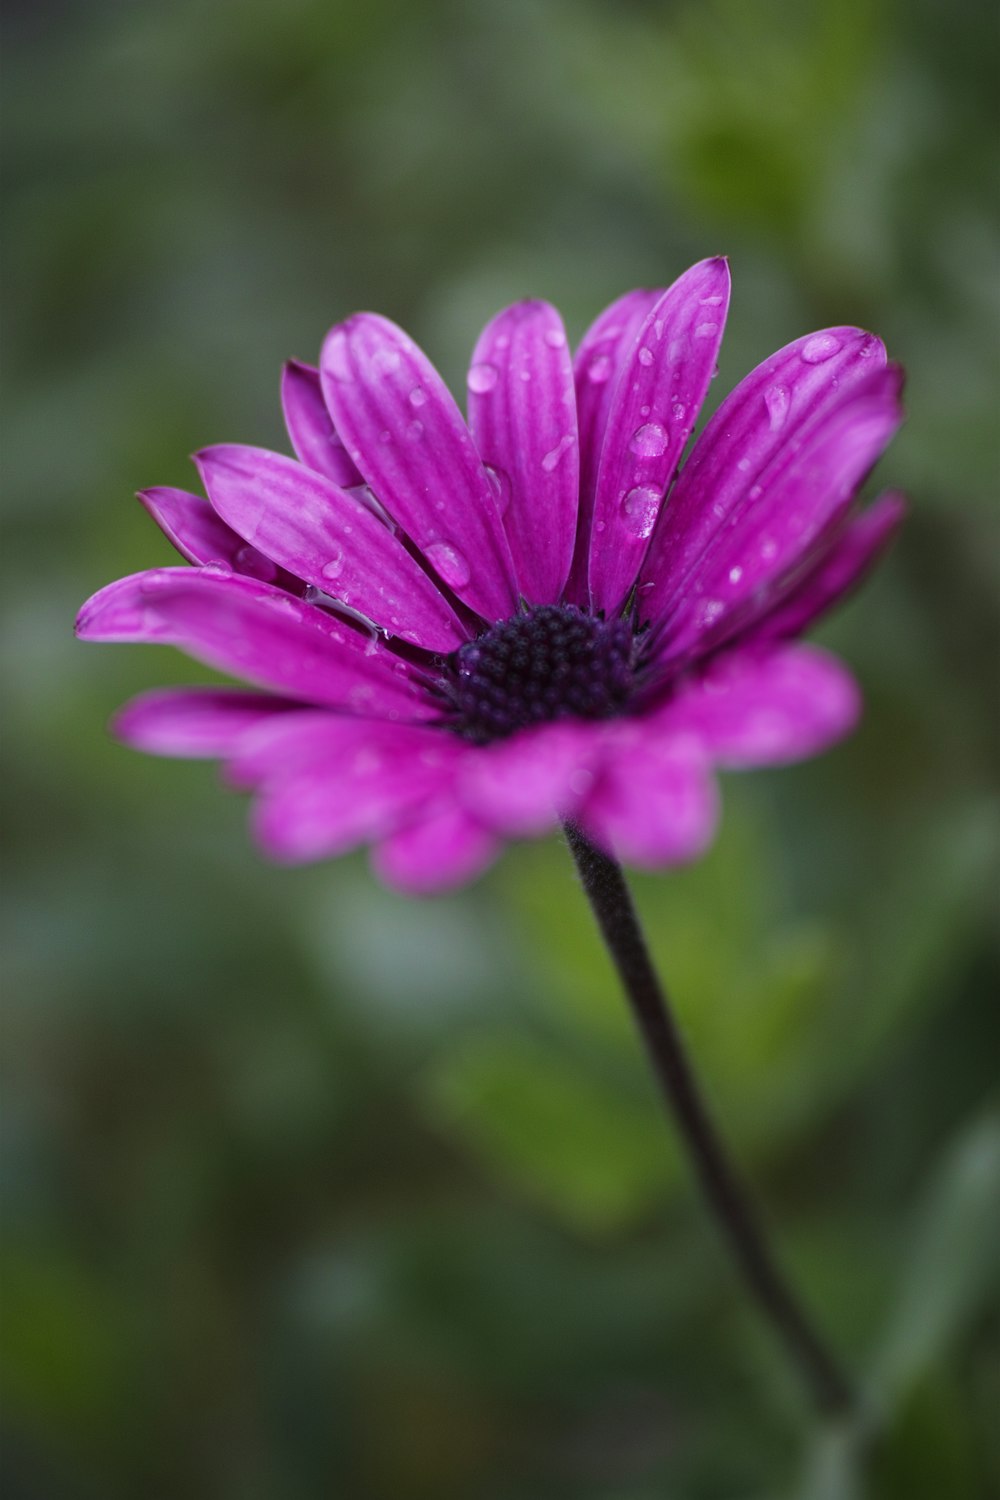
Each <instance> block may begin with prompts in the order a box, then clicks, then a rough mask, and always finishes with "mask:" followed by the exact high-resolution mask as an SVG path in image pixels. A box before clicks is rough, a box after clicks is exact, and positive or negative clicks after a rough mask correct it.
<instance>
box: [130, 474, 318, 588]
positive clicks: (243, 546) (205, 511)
mask: <svg viewBox="0 0 1000 1500" xmlns="http://www.w3.org/2000/svg"><path fill="white" fill-rule="evenodd" d="M139 499H140V500H141V501H142V504H143V505H144V506H145V508H146V510H148V511H149V514H150V515H151V516H152V518H153V520H154V521H155V522H156V524H157V526H159V528H160V530H161V531H162V532H163V534H164V535H165V536H167V537H169V539H170V541H172V542H173V544H174V546H175V547H176V548H177V550H178V552H179V553H180V554H181V556H182V557H186V558H187V560H188V562H191V563H197V564H199V565H204V564H206V563H222V564H223V565H224V566H226V567H229V568H232V570H233V572H234V573H245V574H246V576H247V577H248V578H259V579H260V580H261V581H262V582H263V583H277V584H279V585H280V587H282V588H287V589H288V590H289V592H290V593H299V594H301V593H302V591H303V589H304V587H305V585H304V584H302V583H301V582H299V580H298V579H296V578H293V577H292V576H291V574H289V573H286V572H285V571H284V570H283V569H282V568H279V567H278V566H277V565H276V564H275V563H274V562H272V561H271V559H270V558H269V557H265V556H264V554H263V552H258V551H257V548H256V547H251V546H248V544H247V543H246V541H245V540H244V539H243V537H241V536H239V535H238V534H237V533H236V532H235V531H233V530H232V528H231V527H229V526H227V525H226V523H225V521H223V520H222V518H221V517H220V516H217V515H216V513H215V511H214V510H213V509H212V507H211V506H210V505H209V503H208V501H207V500H203V499H202V497H201V496H200V495H191V494H189V493H188V491H187V490H175V489H171V488H169V487H167V486H164V485H159V486H156V487H155V488H153V489H150V490H140V491H139Z"/></svg>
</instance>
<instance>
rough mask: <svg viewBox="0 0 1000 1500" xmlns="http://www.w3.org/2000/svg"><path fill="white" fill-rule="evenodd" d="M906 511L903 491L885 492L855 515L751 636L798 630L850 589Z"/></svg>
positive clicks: (790, 633)
mask: <svg viewBox="0 0 1000 1500" xmlns="http://www.w3.org/2000/svg"><path fill="white" fill-rule="evenodd" d="M905 514H906V501H905V500H904V499H903V497H902V495H896V494H885V495H881V496H880V497H879V498H878V499H877V500H876V501H875V502H874V503H873V504H872V505H870V506H869V507H868V509H867V510H865V511H862V513H861V514H860V515H858V516H855V517H854V519H853V520H851V521H849V522H848V524H847V525H846V526H845V527H844V528H843V530H842V531H841V532H840V534H839V535H838V536H837V537H835V538H834V540H833V542H832V544H831V546H830V549H829V551H827V552H825V553H824V554H823V555H822V556H821V557H820V558H819V560H818V561H817V562H816V564H815V566H814V567H813V568H812V570H811V571H810V572H809V573H807V574H806V576H805V577H804V578H803V579H802V580H801V582H800V583H798V584H797V585H796V587H795V588H794V589H793V590H792V592H791V593H790V594H788V595H786V596H785V598H784V599H783V600H782V601H781V603H780V604H778V605H777V606H776V607H775V608H774V609H772V610H771V611H770V612H769V613H768V614H766V615H764V617H763V618H762V619H761V620H759V621H758V623H757V625H756V627H755V628H754V631H753V635H754V638H755V639H768V640H771V639H778V638H781V637H785V636H794V635H800V634H801V633H802V631H804V630H806V629H807V628H808V627H809V626H810V625H811V624H812V623H813V621H814V620H816V619H818V618H819V616H820V615H823V614H825V613H826V611H827V610H828V609H831V608H832V607H833V606H834V605H835V604H838V603H839V602H840V600H841V599H843V598H845V597H846V596H847V595H848V594H850V593H852V592H853V591H854V589H856V588H857V586H858V584H859V583H861V581H862V579H863V578H864V577H865V575H866V573H867V572H868V571H869V569H870V568H871V567H872V566H873V565H874V564H875V563H876V562H877V561H878V559H879V558H880V557H881V556H882V554H883V552H884V551H885V550H886V548H887V547H888V546H889V544H890V542H891V541H892V540H893V538H894V537H895V535H896V532H897V531H898V530H899V528H900V526H901V524H902V522H903V517H904V515H905Z"/></svg>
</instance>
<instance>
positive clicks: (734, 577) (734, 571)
mask: <svg viewBox="0 0 1000 1500" xmlns="http://www.w3.org/2000/svg"><path fill="white" fill-rule="evenodd" d="M742 577H743V569H742V568H741V567H740V566H739V564H737V565H736V567H735V568H730V569H729V582H730V583H739V581H740V579H741V578H742Z"/></svg>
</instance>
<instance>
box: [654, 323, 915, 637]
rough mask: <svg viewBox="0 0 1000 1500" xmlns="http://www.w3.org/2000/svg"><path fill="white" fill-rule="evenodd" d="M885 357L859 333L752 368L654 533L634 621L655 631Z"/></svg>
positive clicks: (801, 347)
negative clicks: (767, 485) (764, 489)
mask: <svg viewBox="0 0 1000 1500" xmlns="http://www.w3.org/2000/svg"><path fill="white" fill-rule="evenodd" d="M885 362H886V356H885V349H884V347H883V345H882V344H881V342H880V341H879V340H878V339H877V338H875V336H874V335H873V334H870V333H865V332H864V331H863V330H862V329H860V328H828V329H825V330H823V331H822V332H821V333H812V334H809V335H807V336H806V337H805V338H801V339H796V340H795V342H794V343H792V344H788V345H787V346H786V347H785V348H784V349H780V350H779V351H778V352H777V354H772V355H771V357H770V358H769V359H766V360H765V361H764V362H763V364H760V365H758V366H757V368H756V369H755V370H753V371H752V372H751V373H750V374H749V375H748V376H746V378H745V379H744V380H742V381H741V382H740V384H739V385H738V386H737V387H736V389H735V390H734V391H733V392H732V393H731V394H730V395H729V396H728V397H727V398H726V400H725V401H724V402H723V403H722V405H721V406H720V408H719V410H718V411H717V412H716V413H715V415H714V416H713V418H712V420H711V421H710V422H709V424H708V426H707V427H706V428H705V431H704V432H703V433H702V434H701V436H700V437H699V439H698V441H697V443H696V444H695V446H694V449H693V450H692V453H691V456H690V458H689V459H688V461H687V463H686V464H685V465H684V468H683V469H682V471H681V473H680V476H679V477H678V480H677V483H676V484H675V486H674V488H673V491H672V493H671V496H670V504H669V506H668V507H667V508H666V510H665V511H664V513H663V518H662V522H661V524H660V525H659V526H658V527H657V528H656V531H655V533H654V536H653V540H652V543H651V545H650V549H649V552H648V554H647V556H646V560H645V563H644V564H643V568H642V573H641V575H640V590H639V600H640V608H641V613H642V616H643V618H645V619H648V620H651V621H653V622H658V621H660V620H662V619H663V618H664V617H665V616H666V615H668V614H669V612H670V611H671V609H672V608H673V607H674V606H675V604H676V602H677V600H678V599H679V598H680V597H681V596H682V594H683V592H684V589H685V587H686V584H687V580H688V578H689V577H690V576H691V574H692V573H693V572H694V570H695V569H696V568H697V567H698V565H699V563H700V561H701V558H702V556H703V554H704V552H705V550H706V548H707V547H708V546H709V545H710V543H711V542H712V539H713V538H714V537H715V536H716V534H717V533H718V532H720V531H721V530H722V528H723V527H725V526H727V525H728V524H729V522H730V520H731V517H732V516H733V515H735V514H737V513H738V512H739V510H740V509H741V508H742V507H743V506H745V505H746V504H747V503H748V502H751V503H752V501H753V500H755V499H756V498H757V496H758V495H759V494H760V493H761V491H760V486H761V484H762V482H763V477H764V475H765V474H766V473H768V472H770V473H771V474H773V473H774V472H775V469H776V467H777V466H778V465H780V463H781V462H782V461H784V462H788V461H790V460H791V458H792V457H793V456H794V454H795V452H796V451H797V449H798V447H800V446H801V444H802V443H803V442H804V441H805V439H806V438H807V436H808V434H809V432H810V431H811V429H812V428H813V426H814V425H815V424H816V423H817V422H821V421H822V420H823V419H824V417H825V415H826V414H827V413H828V411H829V409H830V407H831V406H835V405H838V404H840V403H841V402H842V401H843V400H844V399H845V398H846V397H848V396H849V394H850V392H851V390H852V389H853V388H854V387H856V386H857V385H859V384H863V383H864V382H866V381H868V380H870V379H871V376H872V372H873V371H875V370H878V369H880V368H882V367H884V365H885Z"/></svg>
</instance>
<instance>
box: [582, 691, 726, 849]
mask: <svg viewBox="0 0 1000 1500" xmlns="http://www.w3.org/2000/svg"><path fill="white" fill-rule="evenodd" d="M717 820H718V794H717V791H716V787H715V781H714V779H713V777H712V774H711V771H710V770H709V768H708V765H707V763H706V760H705V757H704V755H703V754H702V753H701V752H700V751H699V750H698V749H697V748H696V747H695V746H694V745H693V743H692V741H691V740H690V738H689V737H687V736H685V735H683V734H681V735H677V736H672V735H670V734H669V733H667V734H657V733H655V732H652V727H651V725H650V724H649V723H648V722H647V723H645V724H644V723H643V722H642V721H636V722H633V723H621V724H620V725H618V726H616V732H615V734H614V736H613V738H609V742H608V744H607V747H606V753H605V757H604V765H603V768H602V771H601V774H600V776H599V778H598V780H597V784H596V786H595V788H594V790H593V792H592V793H591V795H590V796H589V797H588V798H587V800H586V802H585V803H584V806H583V808H582V810H581V812H580V813H579V814H578V815H577V822H578V823H579V825H580V826H581V827H582V829H583V831H584V832H585V833H586V834H587V836H588V837H589V838H590V839H592V840H593V842H594V843H595V844H597V845H598V847H599V848H601V849H604V850H605V851H606V852H607V853H608V854H611V855H613V856H614V857H615V858H616V859H621V860H624V861H625V862H626V863H628V864H632V865H638V866H640V867H641V868H643V869H658V868H660V867H662V866H664V865H674V864H684V863H685V862H686V861H688V860H691V859H696V858H697V857H698V855H699V854H702V853H704V851H705V849H706V848H707V847H708V845H709V844H710V843H711V840H712V836H713V834H714V832H715V826H716V822H717Z"/></svg>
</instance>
